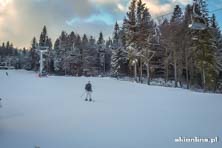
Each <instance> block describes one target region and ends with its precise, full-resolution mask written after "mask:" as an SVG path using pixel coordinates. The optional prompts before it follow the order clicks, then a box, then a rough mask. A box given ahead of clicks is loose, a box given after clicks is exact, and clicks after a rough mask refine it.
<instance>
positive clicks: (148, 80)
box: [146, 62, 150, 85]
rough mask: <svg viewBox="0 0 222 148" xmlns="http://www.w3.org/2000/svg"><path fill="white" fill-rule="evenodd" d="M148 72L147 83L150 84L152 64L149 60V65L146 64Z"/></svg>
mask: <svg viewBox="0 0 222 148" xmlns="http://www.w3.org/2000/svg"><path fill="white" fill-rule="evenodd" d="M146 72H147V84H148V85H150V65H149V62H147V65H146Z"/></svg>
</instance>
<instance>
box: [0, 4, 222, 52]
mask: <svg viewBox="0 0 222 148" xmlns="http://www.w3.org/2000/svg"><path fill="white" fill-rule="evenodd" d="M143 1H144V2H145V3H146V4H147V7H148V8H149V11H150V13H151V15H152V16H153V17H154V18H156V17H157V16H160V15H163V14H166V13H169V12H172V11H173V8H174V7H175V5H176V4H179V5H181V7H182V8H184V7H185V5H187V4H188V3H191V0H143ZM129 3H130V0H0V43H2V42H6V41H11V42H13V44H14V46H15V47H19V48H23V47H26V48H29V47H30V45H31V40H32V38H33V37H34V36H35V37H37V38H39V35H40V32H41V31H42V28H43V26H44V25H46V26H47V30H48V35H49V37H50V38H52V41H53V42H54V41H55V39H56V38H57V37H58V36H59V35H60V33H61V31H62V30H64V31H66V32H67V33H69V32H71V31H74V32H77V33H79V34H81V35H82V34H84V33H86V34H87V35H93V36H98V34H99V32H101V31H102V32H103V33H104V36H105V37H106V38H107V37H108V36H112V31H113V26H114V24H115V22H116V21H118V22H121V20H123V18H124V16H125V15H126V11H127V9H128V6H129ZM208 4H209V11H212V10H215V9H218V8H222V0H208ZM215 14H216V17H217V20H218V23H219V25H220V27H221V28H222V11H217V12H215ZM219 20H221V21H219Z"/></svg>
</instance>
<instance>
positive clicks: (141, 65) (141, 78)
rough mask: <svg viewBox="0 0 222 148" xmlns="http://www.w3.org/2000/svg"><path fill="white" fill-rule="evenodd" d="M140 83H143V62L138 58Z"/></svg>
mask: <svg viewBox="0 0 222 148" xmlns="http://www.w3.org/2000/svg"><path fill="white" fill-rule="evenodd" d="M140 83H143V61H142V58H140Z"/></svg>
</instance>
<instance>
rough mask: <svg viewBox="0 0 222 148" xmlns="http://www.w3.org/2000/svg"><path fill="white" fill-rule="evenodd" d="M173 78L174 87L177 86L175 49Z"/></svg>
mask: <svg viewBox="0 0 222 148" xmlns="http://www.w3.org/2000/svg"><path fill="white" fill-rule="evenodd" d="M173 58H174V80H175V87H177V60H176V51H174V57H173Z"/></svg>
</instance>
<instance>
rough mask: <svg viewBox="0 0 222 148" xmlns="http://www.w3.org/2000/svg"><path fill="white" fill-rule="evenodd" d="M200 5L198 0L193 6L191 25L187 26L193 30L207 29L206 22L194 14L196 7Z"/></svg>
mask: <svg viewBox="0 0 222 148" xmlns="http://www.w3.org/2000/svg"><path fill="white" fill-rule="evenodd" d="M198 4H200V2H199V0H197V1H196V2H194V4H193V14H192V16H191V20H192V23H191V24H189V26H188V27H189V28H191V29H193V30H205V29H207V21H206V19H205V18H204V17H202V16H200V15H198V14H197V13H196V6H197V5H198Z"/></svg>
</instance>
